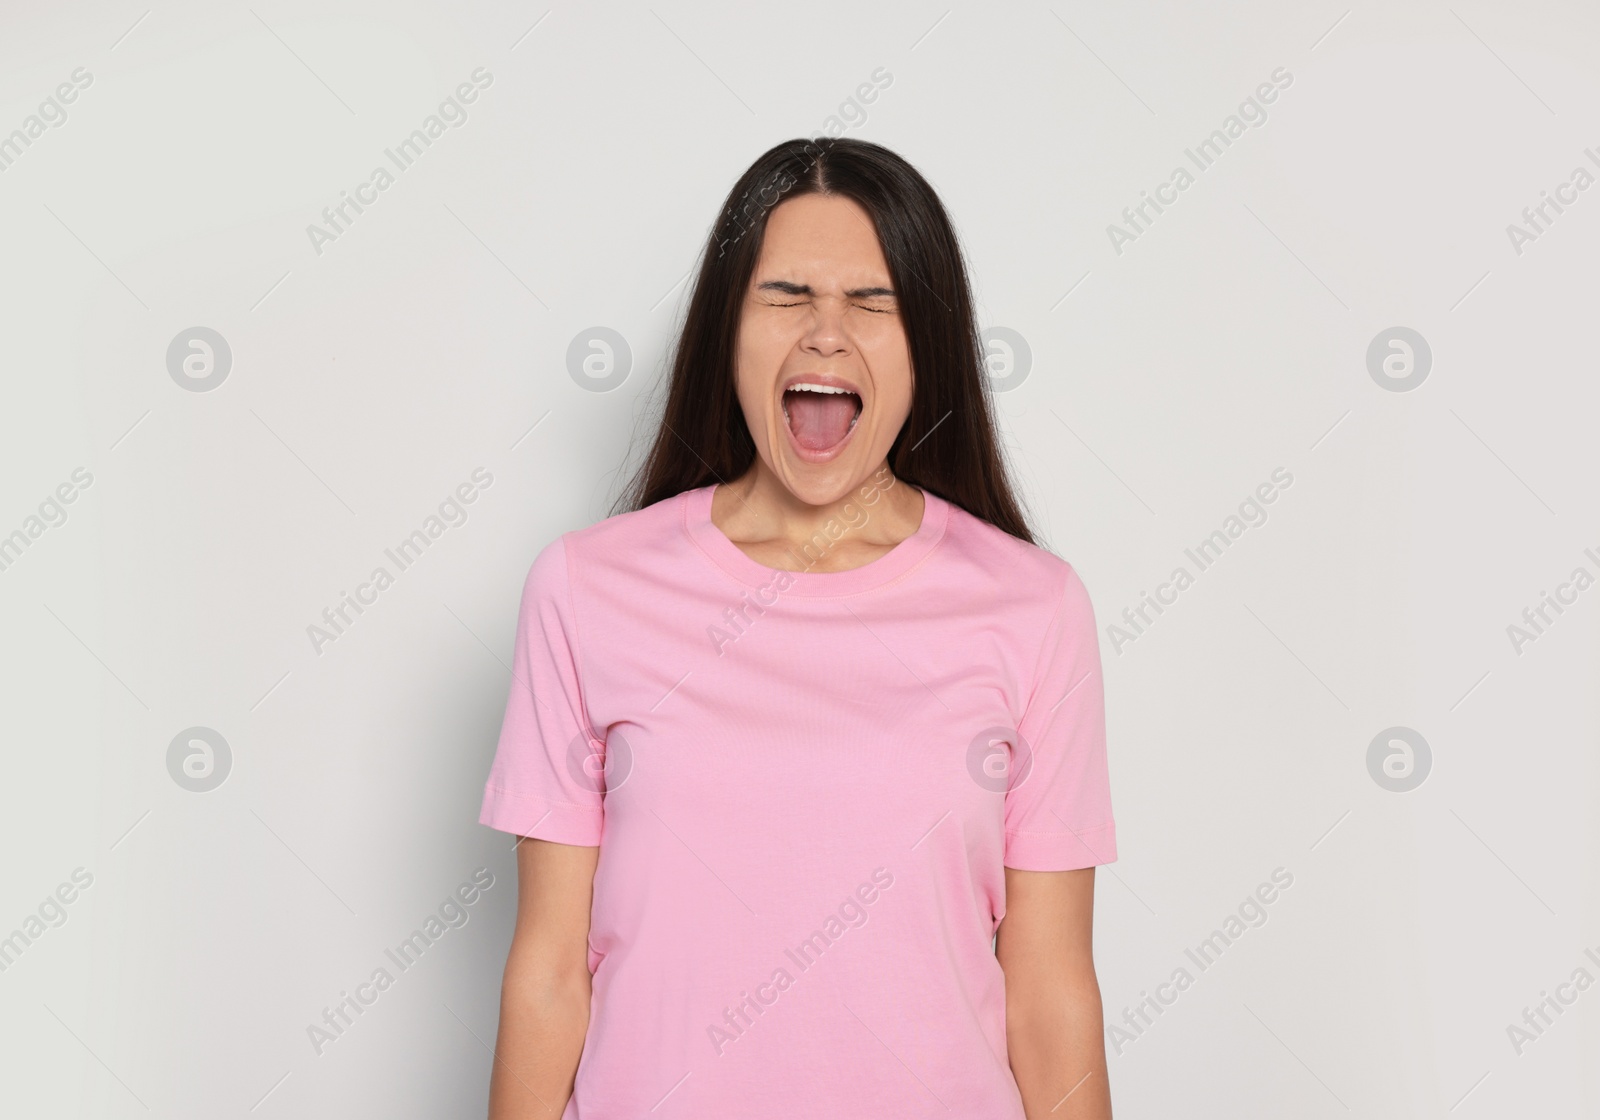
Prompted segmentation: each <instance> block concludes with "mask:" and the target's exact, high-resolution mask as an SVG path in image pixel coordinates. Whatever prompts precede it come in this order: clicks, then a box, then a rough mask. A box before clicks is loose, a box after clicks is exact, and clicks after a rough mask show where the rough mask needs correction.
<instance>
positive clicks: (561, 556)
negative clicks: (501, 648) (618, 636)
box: [525, 492, 684, 595]
mask: <svg viewBox="0 0 1600 1120" xmlns="http://www.w3.org/2000/svg"><path fill="white" fill-rule="evenodd" d="M683 498H684V495H683V493H681V492H680V493H677V494H673V495H671V496H670V497H666V498H662V499H661V500H660V501H658V502H654V503H652V504H650V505H648V506H645V507H644V508H643V509H636V510H627V511H625V512H623V513H617V514H612V515H611V516H610V517H606V518H603V519H601V520H599V521H596V522H595V523H594V524H593V525H587V526H584V527H583V528H580V529H569V530H567V531H566V532H564V533H561V534H559V535H557V536H556V537H555V539H553V540H551V541H550V542H549V543H548V544H546V545H545V546H544V547H543V548H541V549H540V550H539V552H538V554H537V555H536V556H535V557H534V559H533V563H532V564H531V565H530V566H529V568H528V577H527V583H526V588H525V590H526V591H528V592H532V593H535V594H546V595H548V594H553V593H561V594H565V593H566V589H567V587H568V586H569V585H570V583H571V581H572V578H573V573H574V572H575V571H576V572H578V573H584V574H587V573H591V572H594V571H596V569H617V568H623V567H630V566H636V565H637V564H639V563H640V562H641V561H643V560H645V559H647V558H650V557H661V556H662V555H663V554H664V552H665V551H666V550H667V549H668V547H669V546H670V545H671V544H672V543H674V542H675V541H677V540H678V538H679V537H680V536H681V535H682V521H683V512H682V510H683Z"/></svg>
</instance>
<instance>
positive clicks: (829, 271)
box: [752, 194, 889, 283]
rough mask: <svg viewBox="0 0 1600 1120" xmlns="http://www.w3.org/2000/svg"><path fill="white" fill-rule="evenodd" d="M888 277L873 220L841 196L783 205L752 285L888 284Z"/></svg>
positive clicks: (772, 220)
mask: <svg viewBox="0 0 1600 1120" xmlns="http://www.w3.org/2000/svg"><path fill="white" fill-rule="evenodd" d="M779 273H782V274H784V275H781V276H779V275H777V274H779ZM888 275H889V267H888V263H887V262H886V261H885V260H884V258H883V249H882V247H881V246H880V245H879V244H878V233H877V230H876V229H875V228H874V227H873V224H872V217H871V215H869V214H868V213H867V212H866V210H865V209H863V208H862V206H861V205H860V204H859V203H857V202H854V201H852V200H851V199H848V198H843V197H841V196H838V195H819V194H806V195H801V196H800V197H798V198H791V199H789V200H788V201H786V202H781V203H779V204H778V206H777V208H776V209H774V210H773V211H772V213H771V214H770V215H768V217H767V229H766V233H765V235H764V236H763V237H762V242H761V257H760V259H759V260H758V261H757V262H756V274H755V276H754V277H753V278H752V279H753V280H754V281H755V282H756V283H760V282H761V281H762V280H770V279H774V278H778V279H787V280H796V279H798V280H811V281H815V280H826V279H829V278H834V279H837V280H839V281H840V282H842V283H852V282H855V281H859V280H875V281H881V282H884V283H887V281H888Z"/></svg>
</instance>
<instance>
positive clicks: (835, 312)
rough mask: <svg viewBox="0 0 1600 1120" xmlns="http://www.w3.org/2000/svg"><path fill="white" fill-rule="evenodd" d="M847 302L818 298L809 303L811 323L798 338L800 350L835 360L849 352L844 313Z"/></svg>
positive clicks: (825, 297)
mask: <svg viewBox="0 0 1600 1120" xmlns="http://www.w3.org/2000/svg"><path fill="white" fill-rule="evenodd" d="M848 306H849V304H848V301H846V300H842V299H835V298H833V297H830V296H818V297H816V298H814V299H813V300H812V301H811V322H810V323H809V324H808V325H807V327H806V330H805V333H804V334H803V335H802V336H801V338H800V348H801V349H802V350H805V351H806V352H807V353H809V354H815V355H816V356H817V357H819V358H836V357H838V356H839V355H841V354H847V353H849V352H850V339H849V336H848V334H847V333H846V332H845V326H844V313H845V310H846V308H847V307H848Z"/></svg>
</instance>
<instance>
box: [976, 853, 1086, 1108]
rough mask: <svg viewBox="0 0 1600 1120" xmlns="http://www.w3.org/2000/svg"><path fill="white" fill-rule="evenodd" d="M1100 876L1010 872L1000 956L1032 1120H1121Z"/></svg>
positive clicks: (1014, 1068)
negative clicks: (1114, 1085)
mask: <svg viewBox="0 0 1600 1120" xmlns="http://www.w3.org/2000/svg"><path fill="white" fill-rule="evenodd" d="M1093 930H1094V868H1092V867H1085V868H1082V869H1081V870H1078V871H1017V870H1014V869H1013V868H1010V867H1008V868H1006V916H1005V917H1004V918H1003V919H1001V921H1000V928H999V930H998V931H997V934H998V937H999V940H998V941H997V942H996V945H995V954H996V956H997V957H998V958H999V960H1000V967H1001V969H1002V970H1003V971H1004V972H1005V976H1006V1047H1007V1049H1008V1050H1009V1051H1010V1055H1011V1072H1012V1075H1013V1076H1015V1077H1016V1079H1017V1088H1018V1089H1020V1090H1021V1091H1022V1106H1023V1110H1024V1111H1025V1112H1026V1113H1027V1116H1028V1120H1111V1086H1110V1085H1109V1084H1108V1083H1107V1081H1106V1045H1105V1034H1104V1028H1103V1026H1102V1021H1101V1013H1100V984H1099V982H1098V981H1097V980H1096V979H1095V975H1094V954H1093V952H1092V951H1091V940H1092V934H1093Z"/></svg>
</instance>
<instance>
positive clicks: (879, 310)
mask: <svg viewBox="0 0 1600 1120" xmlns="http://www.w3.org/2000/svg"><path fill="white" fill-rule="evenodd" d="M767 306H768V307H803V306H805V304H804V302H803V301H802V302H800V303H769V304H767ZM855 306H856V307H857V308H859V309H860V310H862V311H870V312H872V313H873V314H874V315H893V314H894V308H892V307H867V306H866V305H865V304H860V303H858V304H856V305H855Z"/></svg>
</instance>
